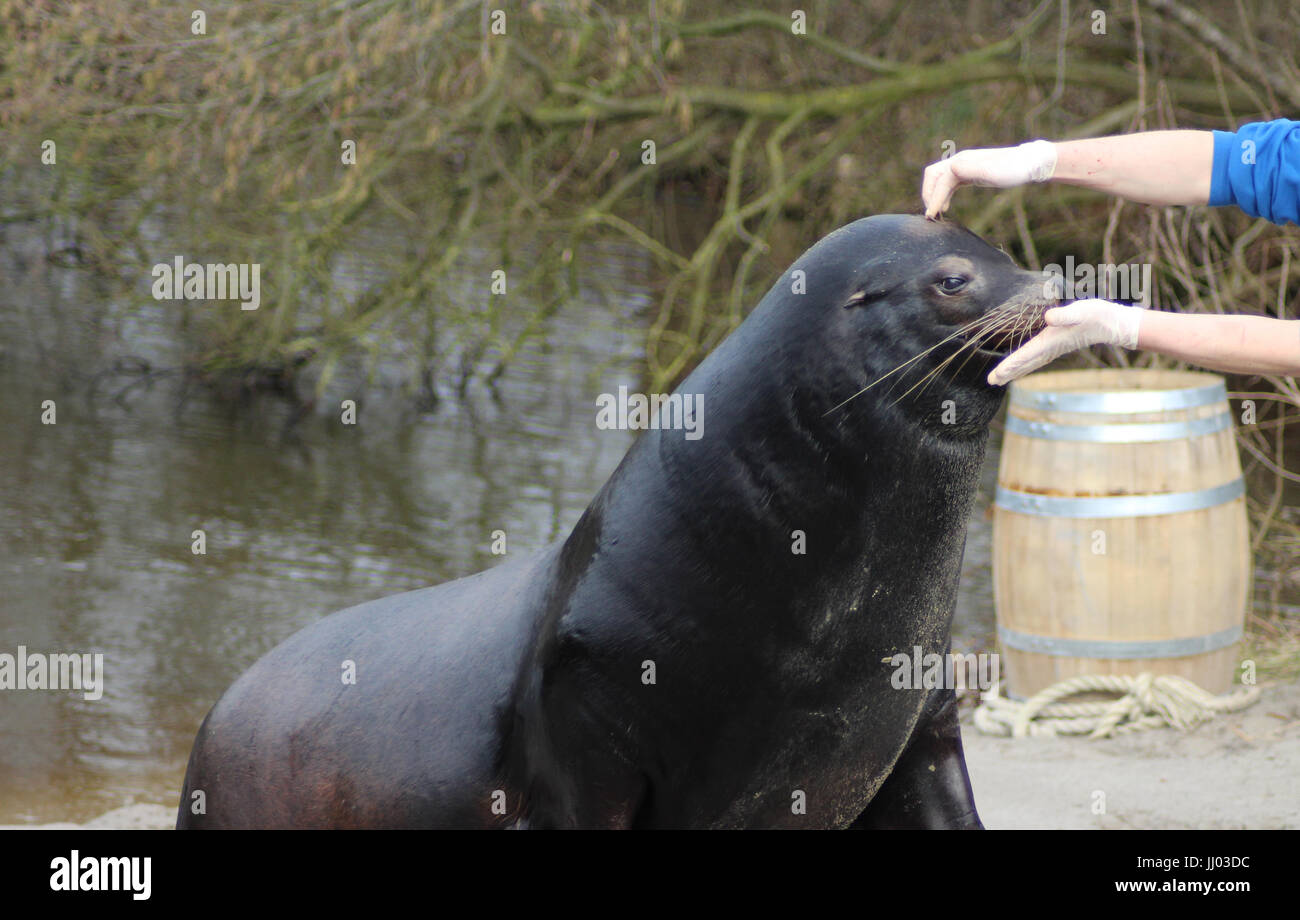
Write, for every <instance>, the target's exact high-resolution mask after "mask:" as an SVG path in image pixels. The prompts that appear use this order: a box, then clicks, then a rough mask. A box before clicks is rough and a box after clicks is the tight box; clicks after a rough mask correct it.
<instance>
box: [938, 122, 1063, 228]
mask: <svg viewBox="0 0 1300 920" xmlns="http://www.w3.org/2000/svg"><path fill="white" fill-rule="evenodd" d="M1054 172H1056V145H1055V144H1053V143H1052V142H1051V141H1029V142H1028V143H1025V144H1021V145H1020V146H1019V147H983V148H979V147H976V148H972V149H971V150H961V151H958V152H957V153H954V154H953V155H952V156H950V157H948V158H947V159H945V160H940V161H939V162H937V163H931V164H930V165H929V166H927V167H926V168H925V178H924V180H923V181H922V183H921V201H922V202H923V203H924V204H925V216H926V217H929V218H931V219H933V218H936V217H938V216H939V215H940V214H942V213H943V212H944V211H946V210H948V203H949V201H950V200H951V199H952V193H953V192H955V191H956V190H957V188H958V187H959V186H963V185H984V186H990V187H992V188H1012V187H1014V186H1017V185H1024V184H1026V183H1028V182H1046V181H1047V180H1048V179H1050V178H1052V173H1054Z"/></svg>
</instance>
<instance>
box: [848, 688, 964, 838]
mask: <svg viewBox="0 0 1300 920" xmlns="http://www.w3.org/2000/svg"><path fill="white" fill-rule="evenodd" d="M850 827H851V828H853V829H854V830H880V829H887V828H899V829H902V828H914V829H930V830H936V829H945V828H947V829H965V830H983V828H984V825H983V824H981V823H980V819H979V815H978V814H977V813H976V811H975V799H974V796H973V795H972V793H971V785H970V776H969V775H968V774H967V772H966V759H965V757H964V756H963V755H962V747H961V726H960V725H959V724H958V722H957V695H956V694H955V693H954V692H953V691H952V690H951V689H946V690H934V691H932V692H931V694H930V699H929V700H927V701H926V707H925V710H924V711H923V712H922V713H921V721H920V722H918V723H917V726H916V729H915V731H914V732H913V734H912V740H911V741H910V742H909V743H908V746H907V749H906V750H904V751H903V754H902V756H901V757H899V759H898V763H897V764H896V765H895V766H894V769H893V772H891V773H890V775H889V779H887V780H886V781H885V784H884V785H883V786H881V787H880V791H879V792H877V793H876V795H875V798H873V799H872V800H871V804H869V805H868V806H867V807H866V809H865V810H864V811H863V812H862V814H860V815H859V816H858V817H857V819H856V820H855V821H854V822H853V823H852V824H851V825H850Z"/></svg>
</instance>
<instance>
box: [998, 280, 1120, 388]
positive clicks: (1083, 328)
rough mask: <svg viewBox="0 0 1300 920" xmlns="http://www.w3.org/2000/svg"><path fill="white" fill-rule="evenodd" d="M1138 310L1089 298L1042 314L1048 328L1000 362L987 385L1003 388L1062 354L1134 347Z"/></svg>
mask: <svg viewBox="0 0 1300 920" xmlns="http://www.w3.org/2000/svg"><path fill="white" fill-rule="evenodd" d="M1142 313H1143V310H1142V308H1141V307H1127V306H1125V305H1124V304H1119V303H1111V302H1110V301H1109V300H1100V299H1098V298H1088V299H1087V300H1076V301H1074V302H1073V303H1068V304H1066V305H1065V306H1063V307H1053V308H1052V309H1050V310H1048V311H1047V312H1046V313H1044V314H1043V322H1044V323H1046V324H1047V328H1046V329H1044V330H1043V331H1042V332H1040V333H1038V335H1036V336H1034V337H1033V338H1032V339H1030V340H1029V341H1028V342H1026V343H1025V344H1024V345H1021V346H1020V347H1019V348H1017V349H1016V350H1015V351H1013V352H1012V353H1011V354H1009V355H1007V356H1006V357H1005V358H1003V359H1002V361H1001V362H999V364H998V366H997V367H995V368H993V370H992V371H991V372H990V373H989V378H988V379H989V383H990V384H992V385H993V386H1003V385H1005V384H1007V383H1010V382H1011V381H1012V380H1015V379H1016V378H1017V377H1023V376H1024V375H1025V374H1028V373H1029V372H1030V371H1035V370H1038V368H1040V367H1042V366H1043V365H1044V364H1047V363H1049V362H1051V361H1055V360H1056V359H1057V358H1059V357H1060V356H1061V355H1064V354H1069V353H1070V352H1072V351H1078V350H1079V349H1080V348H1087V347H1088V346H1089V345H1120V346H1122V347H1124V348H1137V341H1138V326H1139V325H1140V323H1141V321H1142Z"/></svg>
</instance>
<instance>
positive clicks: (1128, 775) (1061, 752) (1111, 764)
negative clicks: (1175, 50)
mask: <svg viewBox="0 0 1300 920" xmlns="http://www.w3.org/2000/svg"><path fill="white" fill-rule="evenodd" d="M962 740H963V743H964V744H965V746H966V762H967V765H968V766H969V768H970V775H971V783H972V785H973V786H974V788H975V802H976V804H977V805H978V806H979V810H980V816H981V817H982V818H983V819H984V824H985V825H986V826H987V827H989V828H1098V829H1130V828H1300V683H1291V684H1283V685H1275V686H1266V687H1265V688H1264V694H1263V697H1262V698H1261V699H1260V701H1259V702H1258V703H1256V704H1255V705H1254V706H1252V707H1250V708H1249V709H1246V710H1244V711H1243V712H1239V713H1233V714H1229V715H1221V716H1218V717H1216V718H1215V719H1214V720H1213V721H1212V722H1209V723H1206V724H1205V725H1201V726H1199V727H1198V728H1196V729H1193V730H1192V731H1190V732H1186V733H1183V732H1177V731H1174V730H1173V729H1155V730H1152V731H1147V732H1140V733H1138V734H1135V735H1129V736H1126V737H1121V738H1112V739H1106V740H1102V741H1088V740H1086V739H1082V738H1024V739H1016V740H1011V739H1008V738H993V737H989V736H987V735H983V734H981V733H980V732H979V731H978V730H977V729H976V728H975V727H974V726H973V725H971V724H969V713H968V714H967V717H966V724H964V726H963V732H962ZM1098 793H1102V794H1103V795H1100V796H1099V795H1098ZM175 820H176V813H175V810H174V808H172V807H167V806H163V805H128V806H125V807H123V808H118V809H115V810H114V811H111V812H108V813H107V814H104V815H100V816H99V817H97V818H95V819H94V820H91V821H88V822H86V823H85V824H68V823H59V824H42V825H25V827H28V828H36V829H74V828H86V829H109V828H124V829H138V830H150V829H159V830H161V829H168V828H171V827H172V826H173V824H174V823H175ZM0 829H4V830H7V829H10V828H8V827H6V828H0Z"/></svg>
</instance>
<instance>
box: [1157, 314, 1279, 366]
mask: <svg viewBox="0 0 1300 920" xmlns="http://www.w3.org/2000/svg"><path fill="white" fill-rule="evenodd" d="M1138 348H1140V349H1143V350H1145V351H1154V352H1159V353H1160V354H1162V355H1169V356H1170V357H1173V358H1178V359H1180V360H1182V361H1186V362H1188V363H1189V364H1195V365H1197V366H1198V367H1204V368H1208V369H1210V370H1216V371H1225V372H1228V373H1242V374H1283V375H1292V374H1300V321H1297V320H1280V319H1273V318H1271V317H1268V316H1218V315H1213V314H1195V313H1161V312H1158V311H1156V310H1148V311H1146V312H1145V313H1143V315H1142V323H1141V325H1140V326H1139V327H1138Z"/></svg>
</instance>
